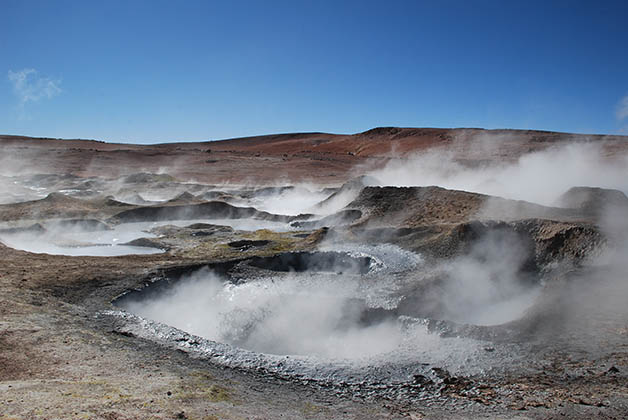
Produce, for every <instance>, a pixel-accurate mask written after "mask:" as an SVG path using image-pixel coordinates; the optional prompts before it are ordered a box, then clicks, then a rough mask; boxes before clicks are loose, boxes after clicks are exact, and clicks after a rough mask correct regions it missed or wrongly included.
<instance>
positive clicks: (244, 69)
mask: <svg viewBox="0 0 628 420" xmlns="http://www.w3.org/2000/svg"><path fill="white" fill-rule="evenodd" d="M378 126H402V127H482V128H519V129H540V130H552V131H564V132H574V133H596V134H628V2H626V1H617V2H612V1H602V0H600V1H576V0H573V1H518V0H507V1H485V0H477V1H448V0H442V1H436V0H433V1H419V0H415V1H402V0H389V1H383V0H382V1H368V0H362V1H324V0H318V1H299V0H292V1H273V0H267V1H261V0H260V1H237V0H230V1H223V2H214V1H210V0H205V1H192V0H187V1H159V0H150V1H142V0H133V1H126V0H125V1H116V0H107V1H91V0H77V1H62V0H60V1H47V0H46V1H31V0H0V133H3V134H19V135H28V136H40V137H60V138H88V139H98V140H104V141H109V142H128V143H158V142H172V141H196V140H199V141H200V140H215V139H223V138H233V137H241V136H249V135H260V134H271V133H286V132H311V131H321V132H333V133H356V132H361V131H365V130H368V129H370V128H373V127H378Z"/></svg>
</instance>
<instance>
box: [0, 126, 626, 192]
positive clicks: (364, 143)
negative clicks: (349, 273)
mask: <svg viewBox="0 0 628 420" xmlns="http://www.w3.org/2000/svg"><path fill="white" fill-rule="evenodd" d="M574 141H578V142H580V141H590V142H598V143H604V147H605V149H606V151H607V153H608V154H614V153H616V152H618V151H619V150H622V151H625V150H628V137H625V136H599V135H578V134H568V133H554V132H546V131H532V130H525V131H524V130H482V129H439V128H394V127H384V128H376V129H372V130H369V131H366V132H364V133H358V134H352V135H337V134H326V133H295V134H278V135H270V136H257V137H247V138H239V139H231V140H221V141H213V142H199V143H168V144H157V145H131V144H111V143H104V142H99V141H93V140H59V139H49V138H29V137H19V136H6V135H5V136H0V148H2V150H3V155H4V156H3V157H4V158H5V159H6V158H7V157H9V156H10V157H11V161H9V162H6V161H4V160H3V165H4V166H5V167H6V166H8V165H13V166H15V168H11V169H14V170H13V171H12V173H13V174H16V173H20V172H21V173H23V172H43V173H72V174H75V175H79V176H90V175H97V176H104V177H115V176H119V175H121V174H128V173H136V172H153V173H161V172H166V173H169V174H171V175H174V176H176V177H177V178H180V179H187V180H196V181H199V182H206V183H223V182H231V183H238V184H242V183H251V184H259V183H268V182H282V181H288V180H290V181H295V180H300V181H316V182H318V183H323V184H332V183H338V182H342V181H344V180H346V179H347V178H348V177H350V176H352V175H355V172H356V167H358V168H365V167H366V168H368V167H375V166H378V165H381V164H383V163H384V162H385V161H387V160H388V159H391V158H395V157H403V156H407V155H408V154H412V153H415V152H420V151H425V150H429V149H433V148H447V150H449V151H453V152H454V153H455V154H456V157H457V158H459V159H462V160H465V161H471V163H473V161H482V162H484V161H486V160H512V159H516V158H518V157H519V156H521V155H523V154H525V153H529V152H531V151H536V150H542V149H544V148H547V147H549V146H552V145H558V144H561V143H565V142H574ZM487 144H493V145H495V146H498V147H491V148H487V147H480V146H482V145H484V146H486V145H487ZM488 149H490V150H491V151H490V152H489V151H487V150H488ZM17 162H20V164H17ZM4 171H5V172H6V168H5V169H4Z"/></svg>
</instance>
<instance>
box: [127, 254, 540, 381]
mask: <svg viewBox="0 0 628 420" xmlns="http://www.w3.org/2000/svg"><path fill="white" fill-rule="evenodd" d="M252 269H253V272H252V271H251V270H252ZM428 271H429V270H428V267H427V266H426V264H425V263H424V261H423V259H422V258H421V257H420V256H419V255H416V254H414V253H411V252H408V251H405V250H402V249H400V248H398V247H395V246H393V245H377V246H366V245H360V246H346V247H344V248H342V249H340V250H339V249H334V250H321V251H318V252H313V253H288V254H282V255H280V256H274V257H267V258H261V257H254V258H252V259H251V260H250V261H248V262H246V261H245V262H244V263H239V264H238V265H236V266H234V267H231V268H230V269H229V270H228V271H227V272H225V271H224V270H215V269H212V268H211V267H206V268H202V269H200V270H196V271H193V272H189V273H187V274H185V275H183V276H182V277H180V278H178V279H175V281H174V286H172V285H169V286H167V287H165V288H163V289H161V287H162V286H160V284H159V283H158V282H157V283H153V285H152V286H149V287H148V288H147V289H145V290H143V291H139V292H137V291H136V292H132V293H129V294H127V295H124V296H122V297H121V298H120V299H118V300H117V301H116V302H115V303H116V305H117V306H119V307H120V308H122V309H124V312H121V313H119V314H118V316H123V317H126V318H127V319H128V320H131V321H132V322H135V323H137V325H138V328H139V330H141V331H138V330H134V334H138V335H142V334H145V335H147V336H153V337H160V338H162V339H168V340H174V341H175V342H177V343H179V344H181V343H182V344H181V345H186V344H187V343H189V342H191V343H193V346H199V348H200V349H201V351H202V352H203V353H204V354H205V353H207V354H218V355H219V359H220V361H221V362H224V363H225V364H227V365H231V366H242V365H244V366H255V367H259V366H267V367H268V368H269V369H270V370H273V371H277V372H284V373H286V374H288V375H293V374H297V375H300V374H307V375H315V376H316V375H318V376H321V375H322V376H325V375H330V374H339V375H341V376H342V375H352V376H353V377H355V375H358V376H359V375H366V376H368V375H375V376H376V377H377V378H379V379H378V380H380V379H382V377H385V378H386V380H387V381H388V380H390V381H395V380H407V375H409V372H410V371H412V372H415V373H416V372H417V371H419V370H421V366H427V365H429V364H436V365H441V366H447V367H448V369H451V370H452V371H459V370H461V369H462V370H464V369H471V368H472V369H476V373H477V370H482V369H484V368H487V366H489V365H490V363H491V362H490V360H491V357H490V354H489V353H493V352H495V351H497V354H499V355H500V357H501V358H502V360H507V359H508V360H510V359H509V357H510V356H511V355H509V354H508V351H509V350H507V349H505V348H504V349H498V350H495V347H494V346H493V347H492V348H491V349H489V350H490V351H487V350H486V347H487V345H486V343H485V342H483V341H481V340H476V339H473V338H470V337H446V336H442V335H441V334H440V331H439V330H438V329H436V330H434V329H431V328H430V324H431V322H432V321H434V320H433V319H432V320H431V319H428V318H425V317H422V316H421V308H412V305H409V304H408V301H407V296H406V293H407V291H408V288H409V287H415V285H417V284H420V283H421V282H422V281H424V280H425V279H424V278H423V277H424V276H425V277H426V278H427V275H428V274H429V273H428ZM243 273H244V274H243ZM537 290H538V288H531V289H526V290H525V293H524V292H523V291H522V293H520V294H518V295H516V296H512V297H508V298H505V300H495V301H483V302H480V300H481V299H482V298H484V297H485V295H484V294H482V293H481V292H480V293H481V294H480V295H479V296H477V299H478V301H477V302H476V303H478V307H481V309H480V308H478V309H477V310H476V311H477V313H476V314H473V313H469V321H476V320H478V321H482V320H484V321H487V319H486V318H485V315H484V314H485V312H486V311H489V312H490V311H491V310H492V308H494V309H495V310H496V311H497V315H495V316H497V317H498V318H496V317H495V316H494V317H493V318H491V320H490V322H492V323H495V324H499V323H505V322H508V321H511V320H513V319H517V318H519V317H520V316H522V315H523V314H524V313H525V310H527V309H528V308H529V307H530V306H532V305H533V303H534V300H535V299H536V296H537V295H536V294H535V293H533V291H534V292H536V291H537ZM469 293H470V292H469ZM508 299H515V300H517V301H518V302H519V306H515V307H514V308H513V310H511V311H509V312H505V311H503V309H502V311H501V312H500V311H499V309H500V308H502V307H504V306H509V305H508ZM402 304H403V305H402ZM419 304H420V303H419V302H417V303H416V305H419ZM408 308H412V309H408ZM455 315H456V314H455V313H451V314H448V313H443V319H447V318H448V317H449V318H452V317H454V316H455ZM181 334H183V335H181ZM187 334H190V336H188V335H187ZM190 337H191V338H190ZM195 337H196V338H195ZM493 355H495V353H494V354H493ZM470 359H477V360H480V361H482V363H473V364H469V363H468V361H469V360H470ZM278 361H279V362H278ZM500 363H501V362H500ZM356 367H360V369H363V371H360V372H355V371H354V370H352V369H355V368H356ZM384 367H385V369H384ZM345 369H348V370H346V371H345ZM382 369H384V371H385V372H383V371H382ZM304 372H306V373H304ZM330 372H335V373H330ZM340 372H344V373H340ZM375 376H374V377H375Z"/></svg>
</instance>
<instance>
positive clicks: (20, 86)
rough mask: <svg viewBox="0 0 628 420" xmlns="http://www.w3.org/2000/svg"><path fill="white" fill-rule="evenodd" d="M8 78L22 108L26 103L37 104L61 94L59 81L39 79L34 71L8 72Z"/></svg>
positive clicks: (45, 78)
mask: <svg viewBox="0 0 628 420" xmlns="http://www.w3.org/2000/svg"><path fill="white" fill-rule="evenodd" d="M8 78H9V81H10V82H11V83H12V84H13V92H14V93H15V95H16V96H17V98H18V101H19V105H20V107H22V108H23V107H24V106H25V105H26V104H27V103H28V102H38V101H39V100H41V99H44V98H48V99H50V98H53V97H55V96H57V95H59V94H60V93H61V88H60V87H59V85H60V84H61V82H60V81H59V80H52V79H50V78H47V77H39V76H38V75H37V70H35V69H22V70H19V71H11V70H9V73H8Z"/></svg>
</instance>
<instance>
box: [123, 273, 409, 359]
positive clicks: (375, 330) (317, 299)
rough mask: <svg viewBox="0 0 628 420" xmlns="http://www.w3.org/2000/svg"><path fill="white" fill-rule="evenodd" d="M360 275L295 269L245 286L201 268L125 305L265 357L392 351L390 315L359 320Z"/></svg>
mask: <svg viewBox="0 0 628 420" xmlns="http://www.w3.org/2000/svg"><path fill="white" fill-rule="evenodd" d="M358 288H359V280H358V279H357V278H351V277H348V276H342V277H340V278H333V277H324V276H315V275H312V274H305V275H297V274H294V273H293V275H291V276H288V277H286V278H275V279H269V278H263V279H259V280H256V281H252V282H249V283H245V284H237V285H236V284H232V283H229V282H226V281H224V279H221V278H220V277H218V276H217V275H216V274H214V273H213V272H211V271H208V270H201V271H199V272H197V273H195V274H193V275H191V276H190V277H188V278H186V279H184V280H182V281H181V283H180V284H179V285H177V287H176V288H175V289H174V290H173V291H172V292H171V293H169V294H167V295H164V296H162V297H160V298H158V299H156V300H149V301H141V302H134V303H130V304H128V305H127V307H126V309H127V310H129V311H131V312H133V313H136V314H139V315H141V316H143V317H146V318H150V319H153V320H157V321H161V322H164V323H167V324H169V325H172V326H175V327H178V328H181V329H183V330H185V331H187V332H190V333H192V334H196V335H200V336H203V337H205V338H208V339H211V340H214V341H220V342H226V343H230V344H233V345H236V346H238V347H242V348H246V349H250V350H254V351H258V352H262V353H270V354H291V355H315V356H320V357H325V358H341V359H360V358H364V357H369V356H373V355H377V354H382V353H386V352H390V351H392V350H394V349H396V348H397V347H398V346H399V345H400V343H401V341H402V332H401V329H400V325H399V324H398V323H397V322H396V321H394V320H381V321H379V322H374V323H372V324H368V325H367V324H363V323H361V321H360V318H361V316H362V313H363V310H364V309H365V308H364V304H363V303H361V302H360V301H359V300H357V299H356V298H355V296H356V295H358Z"/></svg>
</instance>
